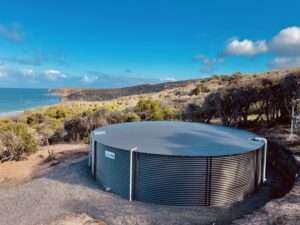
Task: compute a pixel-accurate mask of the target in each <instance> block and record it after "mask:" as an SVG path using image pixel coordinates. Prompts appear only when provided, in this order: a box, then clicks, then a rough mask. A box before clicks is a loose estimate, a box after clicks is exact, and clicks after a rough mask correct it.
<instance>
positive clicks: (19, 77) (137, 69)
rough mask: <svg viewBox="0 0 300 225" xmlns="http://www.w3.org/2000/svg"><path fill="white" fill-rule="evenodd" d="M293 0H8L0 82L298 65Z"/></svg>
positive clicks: (118, 82)
mask: <svg viewBox="0 0 300 225" xmlns="http://www.w3.org/2000/svg"><path fill="white" fill-rule="evenodd" d="M299 9H300V1H299V0H285V1H277V0H276V1H274V0H260V1H253V0H252V1H250V0H243V1H240V0H201V1H200V0H195V1H194V0H185V1H178V0H177V1H176V0H173V1H169V0H168V1H167V0H161V1H158V0H152V1H148V0H136V1H133V0H132V1H128V0H119V1H116V0H107V1H104V0H85V1H83V0H76V1H74V0H64V1H62V0H43V1H39V0H19V1H17V0H9V1H2V2H1V6H0V87H20V88H22V87H34V88H53V87H100V88H106V87H121V86H129V85H135V84H141V83H156V82H163V81H175V80H185V79H194V78H202V77H208V76H211V75H214V74H220V75H221V74H231V73H235V72H243V73H256V72H263V71H268V70H273V69H281V68H291V67H298V66H300V13H299Z"/></svg>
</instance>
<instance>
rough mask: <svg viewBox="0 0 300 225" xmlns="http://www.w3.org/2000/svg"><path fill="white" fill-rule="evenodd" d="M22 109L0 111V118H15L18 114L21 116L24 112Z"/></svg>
mask: <svg viewBox="0 0 300 225" xmlns="http://www.w3.org/2000/svg"><path fill="white" fill-rule="evenodd" d="M24 112H25V111H24V110H20V111H13V112H3V113H0V119H10V118H17V117H19V116H21V115H22V114H24Z"/></svg>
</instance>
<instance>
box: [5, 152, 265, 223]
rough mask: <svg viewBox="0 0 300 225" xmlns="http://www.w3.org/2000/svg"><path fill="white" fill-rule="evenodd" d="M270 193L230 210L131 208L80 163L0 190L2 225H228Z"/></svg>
mask: <svg viewBox="0 0 300 225" xmlns="http://www.w3.org/2000/svg"><path fill="white" fill-rule="evenodd" d="M269 192H270V188H269V187H267V186H266V187H263V188H261V190H260V191H259V192H258V193H256V194H254V195H253V196H252V197H251V198H249V199H247V200H246V201H244V202H243V203H239V204H236V205H235V206H233V207H231V208H206V207H168V206H158V205H152V204H145V203H141V202H132V203H130V202H128V201H127V200H125V199H121V198H119V197H118V196H116V195H114V194H111V193H107V192H104V191H102V190H101V189H100V187H99V186H98V185H97V184H96V183H95V181H94V180H93V179H92V177H91V176H90V173H89V170H88V168H87V158H86V157H84V158H83V159H80V160H78V161H77V162H73V163H72V164H68V165H60V166H58V167H57V168H56V169H54V170H53V171H52V172H51V173H50V174H48V175H46V176H44V177H41V178H37V179H34V180H33V181H31V182H29V183H26V184H23V185H20V186H17V187H12V188H9V189H7V188H0V225H44V224H48V223H50V222H51V221H53V220H54V219H56V218H58V217H60V216H62V215H65V214H69V213H86V214H88V215H90V216H92V217H94V218H98V219H101V220H103V221H104V222H106V223H107V224H109V225H127V224H128V225H135V224H139V225H150V224H151V225H156V224H157V225H159V224H161V225H169V224H170V225H171V224H172V225H175V224H178V225H188V224H213V223H215V224H229V223H231V221H232V220H233V219H236V218H239V217H241V215H244V214H248V213H250V212H252V211H253V210H254V209H255V208H257V207H260V206H262V205H264V204H265V202H266V201H267V200H268V199H269V197H268V194H269Z"/></svg>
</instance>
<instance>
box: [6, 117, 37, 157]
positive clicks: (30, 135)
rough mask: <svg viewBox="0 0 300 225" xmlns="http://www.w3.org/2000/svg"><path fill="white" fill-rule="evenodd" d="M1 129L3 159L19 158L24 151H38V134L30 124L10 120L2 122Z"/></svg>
mask: <svg viewBox="0 0 300 225" xmlns="http://www.w3.org/2000/svg"><path fill="white" fill-rule="evenodd" d="M0 129H1V130H0V142H1V150H0V159H1V161H3V160H19V159H20V158H21V156H22V155H23V154H24V153H32V152H35V151H37V149H38V144H39V141H38V136H37V134H36V132H35V131H34V130H33V129H31V128H30V127H28V125H26V124H24V123H20V122H13V121H10V122H7V123H1V127H0Z"/></svg>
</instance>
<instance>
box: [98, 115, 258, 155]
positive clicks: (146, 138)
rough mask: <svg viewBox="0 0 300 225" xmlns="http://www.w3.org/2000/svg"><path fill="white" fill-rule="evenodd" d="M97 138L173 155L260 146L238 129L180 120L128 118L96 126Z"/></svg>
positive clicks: (127, 147) (227, 152) (117, 145)
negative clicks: (147, 120) (108, 124)
mask: <svg viewBox="0 0 300 225" xmlns="http://www.w3.org/2000/svg"><path fill="white" fill-rule="evenodd" d="M94 137H95V140H96V141H97V142H100V143H101V144H103V145H106V146H110V147H113V148H118V149H124V150H128V151H130V150H131V149H133V148H136V149H135V151H136V152H142V153H148V154H159V155H174V156H205V157H207V156H226V155H236V154H242V153H246V152H250V151H254V150H257V149H259V148H261V147H263V145H264V143H263V142H260V141H253V140H251V139H252V138H254V137H257V135H256V134H254V133H251V132H247V131H244V130H240V129H235V128H228V127H224V126H218V125H209V124H204V123H191V122H179V121H156V122H153V121H151V122H131V123H122V124H115V125H111V126H107V127H102V128H98V129H96V130H95V131H94Z"/></svg>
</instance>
